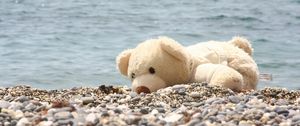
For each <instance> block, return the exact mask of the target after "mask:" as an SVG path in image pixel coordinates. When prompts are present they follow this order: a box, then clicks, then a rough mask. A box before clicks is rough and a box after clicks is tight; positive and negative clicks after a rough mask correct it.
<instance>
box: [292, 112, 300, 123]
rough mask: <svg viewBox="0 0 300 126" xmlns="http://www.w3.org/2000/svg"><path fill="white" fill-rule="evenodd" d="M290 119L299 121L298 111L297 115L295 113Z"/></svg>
mask: <svg viewBox="0 0 300 126" xmlns="http://www.w3.org/2000/svg"><path fill="white" fill-rule="evenodd" d="M292 121H293V122H298V121H300V113H299V114H297V115H295V116H293V118H292Z"/></svg>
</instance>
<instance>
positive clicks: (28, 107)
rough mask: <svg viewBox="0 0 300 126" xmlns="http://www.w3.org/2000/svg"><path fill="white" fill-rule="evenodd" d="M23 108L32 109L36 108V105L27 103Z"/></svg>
mask: <svg viewBox="0 0 300 126" xmlns="http://www.w3.org/2000/svg"><path fill="white" fill-rule="evenodd" d="M24 109H25V110H27V111H33V110H34V109H36V105H34V104H32V103H29V104H28V105H26V106H25V108H24Z"/></svg>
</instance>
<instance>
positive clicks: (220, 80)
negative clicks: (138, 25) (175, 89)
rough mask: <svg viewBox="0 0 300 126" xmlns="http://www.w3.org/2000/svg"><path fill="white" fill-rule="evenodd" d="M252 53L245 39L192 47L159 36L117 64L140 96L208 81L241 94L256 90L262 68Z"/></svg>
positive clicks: (119, 60)
mask: <svg viewBox="0 0 300 126" xmlns="http://www.w3.org/2000/svg"><path fill="white" fill-rule="evenodd" d="M252 53H253V49H252V47H251V44H250V42H249V41H248V40H247V39H245V38H242V37H234V38H233V39H232V40H230V41H228V42H217V41H209V42H202V43H198V44H196V45H191V46H188V47H184V46H182V45H180V44H179V43H177V42H176V41H175V40H173V39H171V38H168V37H159V38H157V39H150V40H147V41H145V42H143V43H141V44H139V45H138V46H137V47H136V48H135V49H129V50H125V51H123V52H122V53H120V54H119V56H118V57H117V59H116V62H117V68H118V69H119V71H120V72H121V74H123V75H125V76H128V77H129V78H130V79H131V81H132V89H133V90H134V91H136V92H138V93H140V92H153V91H156V90H158V89H160V88H164V87H167V86H171V85H175V84H182V83H191V82H208V83H209V84H212V85H221V86H224V87H228V88H231V89H233V90H236V91H240V90H251V89H256V85H257V82H258V68H257V65H256V63H255V61H254V60H253V58H252Z"/></svg>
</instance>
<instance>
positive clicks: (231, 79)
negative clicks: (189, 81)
mask: <svg viewBox="0 0 300 126" xmlns="http://www.w3.org/2000/svg"><path fill="white" fill-rule="evenodd" d="M194 81H195V82H208V83H209V84H212V85H220V86H223V87H227V88H230V89H232V90H234V91H241V90H242V88H243V84H244V82H243V76H242V75H241V74H240V73H239V72H237V71H236V70H234V69H232V68H230V67H228V66H226V65H222V64H211V63H208V64H202V65H199V66H198V67H197V68H196V72H195V74H194Z"/></svg>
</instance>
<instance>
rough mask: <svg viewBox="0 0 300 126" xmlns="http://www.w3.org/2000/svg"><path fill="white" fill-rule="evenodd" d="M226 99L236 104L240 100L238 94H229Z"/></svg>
mask: <svg viewBox="0 0 300 126" xmlns="http://www.w3.org/2000/svg"><path fill="white" fill-rule="evenodd" d="M228 99H229V101H230V102H232V103H235V104H237V103H239V102H240V101H241V98H239V97H238V96H229V97H228Z"/></svg>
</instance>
